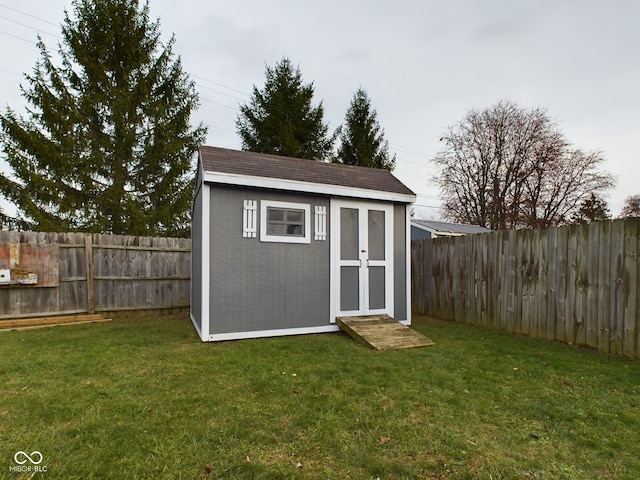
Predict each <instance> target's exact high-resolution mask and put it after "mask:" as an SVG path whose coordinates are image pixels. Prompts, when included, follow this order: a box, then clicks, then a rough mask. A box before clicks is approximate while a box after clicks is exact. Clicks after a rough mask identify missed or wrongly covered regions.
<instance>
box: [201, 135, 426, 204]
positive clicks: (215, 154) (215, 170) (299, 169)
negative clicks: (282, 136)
mask: <svg viewBox="0 0 640 480" xmlns="http://www.w3.org/2000/svg"><path fill="white" fill-rule="evenodd" d="M200 161H201V165H202V170H203V174H204V181H205V182H209V183H226V184H234V185H247V186H257V187H265V188H277V189H281V190H296V191H305V192H314V193H326V194H335V195H342V196H347V197H359V198H371V199H379V200H391V201H399V202H405V203H411V202H414V201H415V194H414V193H413V192H412V191H411V190H410V189H409V188H408V187H407V186H406V185H404V184H403V183H402V182H401V181H400V180H398V179H397V178H396V177H394V176H393V175H392V174H391V172H389V171H388V170H384V169H379V168H367V167H356V166H352V165H342V164H338V163H325V162H316V161H313V160H304V159H300V158H291V157H282V156H278V155H268V154H264V153H255V152H245V151H240V150H229V149H225V148H217V147H207V146H202V147H200Z"/></svg>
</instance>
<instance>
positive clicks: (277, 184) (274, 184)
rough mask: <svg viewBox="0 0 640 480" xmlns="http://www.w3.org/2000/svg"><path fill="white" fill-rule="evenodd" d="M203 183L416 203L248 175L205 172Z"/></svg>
mask: <svg viewBox="0 0 640 480" xmlns="http://www.w3.org/2000/svg"><path fill="white" fill-rule="evenodd" d="M203 181H204V182H206V183H223V184H227V185H241V186H244V187H260V188H272V189H277V190H290V191H296V192H307V193H322V194H326V195H333V196H341V197H353V198H366V199H371V200H386V201H390V202H402V203H413V202H415V201H416V196H415V195H408V194H403V193H393V192H383V191H380V190H368V189H366V188H353V187H344V186H342V185H330V184H325V183H312V182H299V181H296V180H286V179H282V178H270V177H255V176H250V175H239V174H236V173H222V172H211V171H205V172H204V177H203Z"/></svg>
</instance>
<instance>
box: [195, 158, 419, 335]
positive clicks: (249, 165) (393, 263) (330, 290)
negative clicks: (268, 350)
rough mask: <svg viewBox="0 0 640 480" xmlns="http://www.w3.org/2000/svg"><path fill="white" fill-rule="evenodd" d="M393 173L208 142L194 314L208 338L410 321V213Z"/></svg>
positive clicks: (201, 164) (199, 193)
mask: <svg viewBox="0 0 640 480" xmlns="http://www.w3.org/2000/svg"><path fill="white" fill-rule="evenodd" d="M414 201H415V194H414V193H413V192H412V191H411V190H410V189H409V188H407V187H406V186H405V185H404V184H403V183H402V182H400V181H399V180H398V179H397V178H395V177H394V176H393V175H392V174H391V173H390V172H388V171H387V170H381V169H373V168H364V167H355V166H349V165H340V164H332V163H323V162H315V161H311V160H304V159H297V158H288V157H281V156H276V155H266V154H259V153H253V152H244V151H237V150H228V149H222V148H214V147H206V146H203V147H201V148H200V150H199V155H198V170H197V176H196V187H195V194H194V200H193V212H192V213H193V216H192V230H191V235H192V254H191V255H192V258H191V260H192V261H191V319H192V322H193V324H194V326H195V328H196V330H197V332H198V334H199V336H200V338H201V339H202V340H203V341H218V340H233V339H241V338H256V337H269V336H280V335H298V334H305V333H320V332H333V331H337V330H338V329H339V328H338V325H337V324H336V318H337V317H345V316H361V315H374V314H376V315H377V314H387V315H389V316H391V317H393V318H395V319H396V320H398V321H400V322H401V323H404V324H405V325H408V324H410V323H411V307H410V273H411V266H410V252H411V248H410V238H411V237H410V227H409V225H410V206H411V203H413V202H414Z"/></svg>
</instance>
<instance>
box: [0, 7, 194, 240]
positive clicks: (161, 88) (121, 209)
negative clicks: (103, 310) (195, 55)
mask: <svg viewBox="0 0 640 480" xmlns="http://www.w3.org/2000/svg"><path fill="white" fill-rule="evenodd" d="M138 3H139V2H138V0H100V1H97V0H74V1H73V12H74V18H71V17H70V16H69V13H68V12H65V18H64V21H63V24H62V36H63V38H62V42H61V44H60V45H59V55H60V59H61V64H60V65H59V66H57V65H54V61H53V59H52V56H51V55H50V53H49V51H48V50H47V48H46V46H45V44H44V43H43V42H42V40H40V39H39V42H38V48H39V50H40V54H41V59H40V60H39V61H38V62H37V63H36V66H35V67H34V70H33V73H32V74H31V75H26V79H27V82H28V85H27V87H24V86H23V87H22V92H23V96H24V98H25V99H26V100H27V101H28V103H29V104H31V105H32V108H27V112H28V113H27V116H26V118H25V117H23V116H22V115H18V114H17V113H15V111H13V110H12V109H10V108H7V111H6V113H5V114H4V115H0V121H1V124H2V144H3V150H4V152H5V154H6V157H7V161H8V163H9V165H10V166H11V168H12V170H13V178H9V177H8V176H5V175H0V192H2V193H3V194H4V195H5V196H6V197H7V198H8V199H10V200H11V201H12V202H13V203H15V204H16V205H17V207H18V209H19V211H20V216H21V218H22V221H23V223H28V224H29V226H30V227H32V228H34V229H38V230H46V231H67V230H79V231H87V232H104V233H114V234H131V235H188V232H189V210H190V202H191V197H192V180H193V168H192V157H193V155H194V153H195V152H196V149H197V147H198V145H199V144H200V143H201V142H202V141H203V139H204V137H205V134H206V129H205V128H204V127H203V126H202V125H199V126H197V127H195V128H192V127H191V125H190V121H189V119H190V116H191V113H192V112H193V110H194V109H195V108H197V106H198V96H197V93H196V91H195V88H194V84H193V82H192V81H191V80H190V79H189V78H188V76H187V75H186V74H185V73H184V72H183V70H182V64H181V61H180V58H177V59H176V58H175V57H174V55H173V53H172V47H173V44H174V38H173V37H171V39H170V40H169V42H168V43H167V44H166V45H164V44H163V43H162V42H161V40H160V26H159V22H158V21H156V22H151V21H150V20H149V7H148V4H147V3H144V4H143V5H142V6H141V7H139V5H138Z"/></svg>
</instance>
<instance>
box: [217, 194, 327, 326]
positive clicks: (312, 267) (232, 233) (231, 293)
mask: <svg viewBox="0 0 640 480" xmlns="http://www.w3.org/2000/svg"><path fill="white" fill-rule="evenodd" d="M210 187H211V197H210V230H211V233H210V292H211V294H210V306H209V309H210V331H209V333H210V334H212V335H215V334H224V333H235V332H256V331H267V330H278V329H290V328H305V327H315V326H323V325H328V324H329V316H330V312H329V297H330V290H329V279H330V278H329V270H330V266H329V265H330V257H329V238H328V237H327V239H326V240H322V241H317V240H314V238H313V215H314V207H315V206H316V205H324V206H327V210H329V208H328V207H329V197H327V196H323V195H314V194H304V193H295V192H284V191H283V192H279V191H273V190H266V189H259V188H249V187H233V186H226V185H220V184H213V185H210ZM244 200H258V201H262V200H276V201H282V202H296V203H306V204H310V206H311V211H310V218H309V225H308V228H311V229H312V230H311V243H310V244H292V243H276V242H261V241H260V238H259V237H260V234H259V231H258V238H243V236H242V213H243V201H244ZM257 214H258V226H259V225H260V211H259V209H258V212H257ZM327 221H328V219H327ZM258 230H259V229H258Z"/></svg>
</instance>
